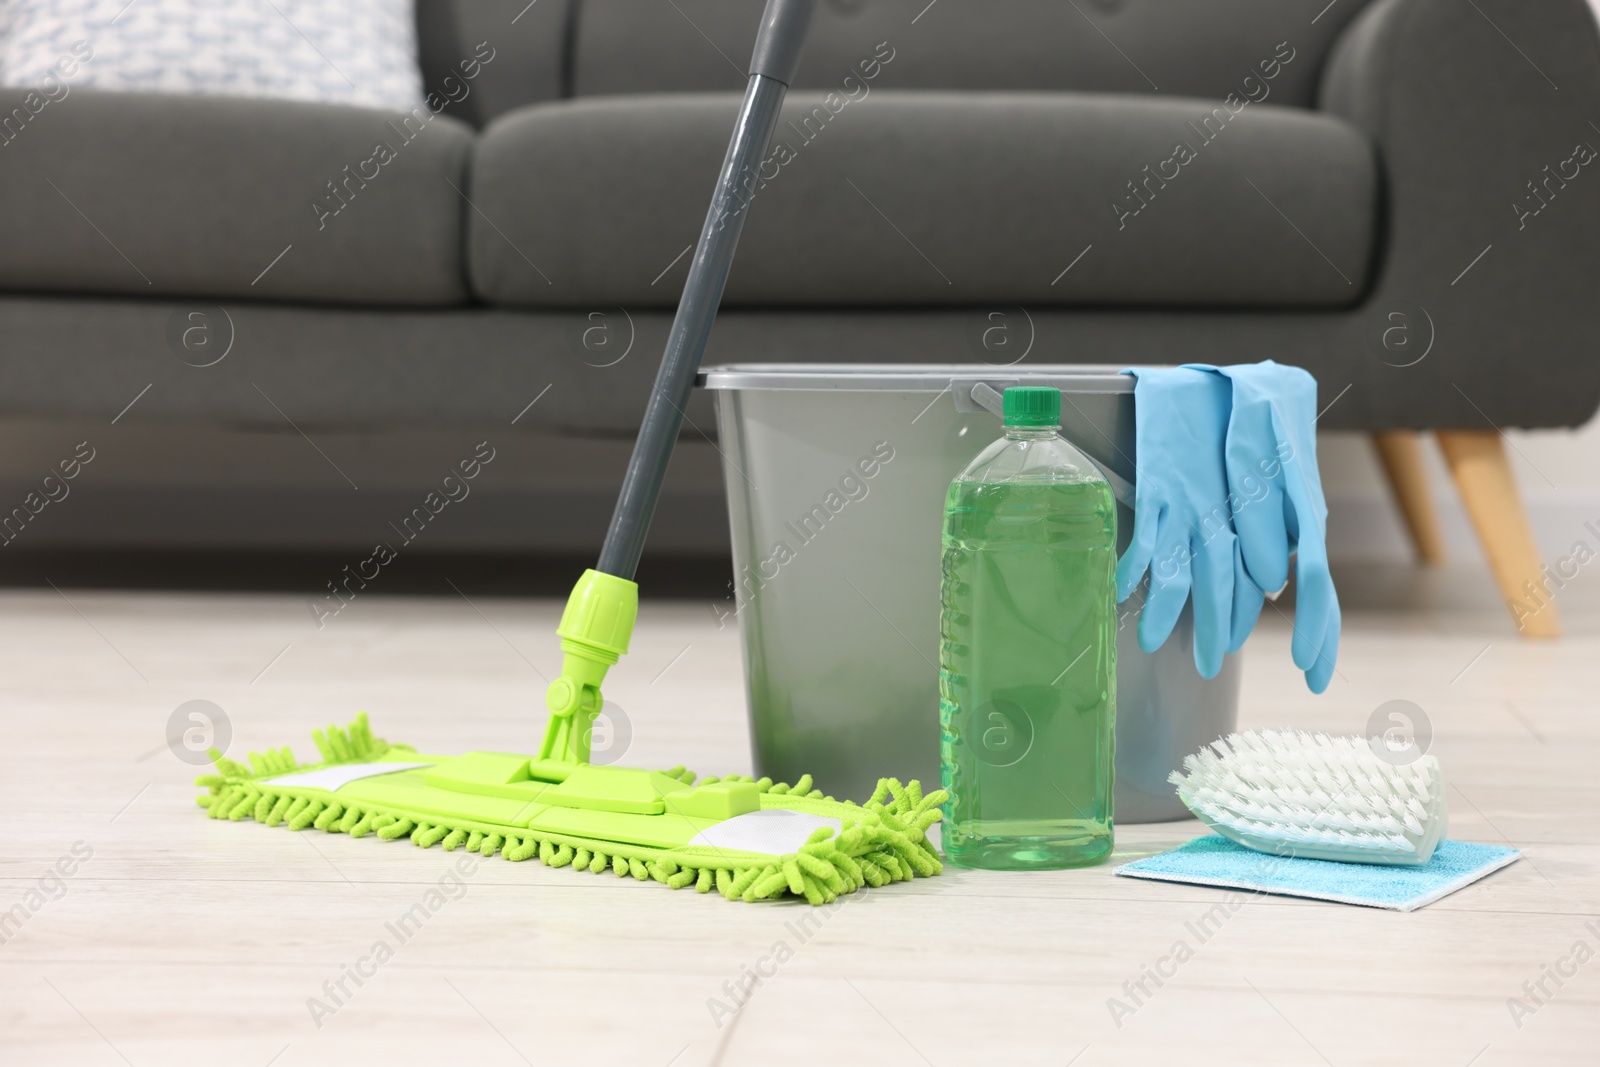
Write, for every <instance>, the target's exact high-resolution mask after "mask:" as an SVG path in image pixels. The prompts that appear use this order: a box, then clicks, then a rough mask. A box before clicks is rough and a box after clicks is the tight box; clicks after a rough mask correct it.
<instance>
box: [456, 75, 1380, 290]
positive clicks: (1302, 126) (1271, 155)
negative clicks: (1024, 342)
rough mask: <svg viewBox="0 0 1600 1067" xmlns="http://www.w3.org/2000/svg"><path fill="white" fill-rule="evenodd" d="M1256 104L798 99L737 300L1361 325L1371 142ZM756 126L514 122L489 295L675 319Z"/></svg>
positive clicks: (665, 113) (709, 117)
mask: <svg viewBox="0 0 1600 1067" xmlns="http://www.w3.org/2000/svg"><path fill="white" fill-rule="evenodd" d="M1234 105H1237V106H1234ZM1234 105H1230V104H1224V103H1216V104H1213V103H1211V102H1209V101H1201V100H1196V99H1189V98H1178V97H1153V96H1148V95H1146V96H1134V95H1119V94H1084V93H944V92H916V91H910V92H907V91H901V92H891V91H889V90H877V91H868V92H866V93H864V94H861V95H860V96H859V97H858V98H857V99H855V100H850V99H847V98H846V97H844V96H843V95H842V94H832V95H824V94H820V93H815V92H799V93H795V94H792V95H791V98H790V100H789V102H788V103H787V104H786V105H785V108H784V114H783V117H782V119H781V120H780V122H779V126H778V132H777V134H776V137H775V139H774V143H773V147H772V149H771V153H770V155H769V156H768V159H767V162H766V163H765V164H764V165H763V167H762V168H761V171H760V173H759V174H758V175H756V176H755V179H754V181H753V185H754V188H755V196H754V198H753V200H752V201H751V203H752V204H753V207H752V209H751V211H750V212H749V222H748V225H747V227H746V230H745V233H744V237H743V242H742V244H741V247H740V250H739V257H738V260H737V261H736V262H735V264H734V268H733V274H732V277H731V278H730V280H729V284H728V289H727V295H726V300H727V302H728V303H730V304H734V305H740V304H742V305H835V306H839V305H857V306H861V305H879V306H895V305H908V306H929V305H958V304H972V303H984V302H996V301H998V302H1004V303H1007V304H1018V303H1021V304H1030V305H1031V304H1039V305H1132V306H1152V307H1156V306H1184V307H1220V306H1235V307H1286V306H1301V307H1306V306H1320V307H1335V306H1343V305H1348V304H1351V303H1354V302H1355V301H1356V300H1357V299H1358V298H1359V297H1360V296H1361V294H1362V291H1363V289H1364V287H1365V284H1366V281H1367V277H1368V272H1369V270H1370V262H1371V259H1372V250H1373V243H1374V241H1375V239H1376V232H1377V196H1378V193H1377V190H1378V171H1377V166H1378V165H1377V162H1376V159H1375V156H1374V153H1373V150H1372V147H1371V145H1370V143H1369V142H1368V141H1367V140H1366V138H1365V137H1364V135H1362V134H1360V133H1358V132H1357V131H1356V130H1355V129H1354V128H1353V127H1351V126H1349V125H1348V124H1346V123H1344V122H1343V121H1341V120H1339V119H1335V118H1330V117H1327V116H1323V115H1318V114H1315V113H1312V112H1307V111H1302V110H1298V109H1288V108H1278V107H1273V106H1269V105H1257V104H1249V103H1248V102H1240V101H1238V100H1236V101H1235V102H1234ZM737 108H738V97H737V96H732V95H722V94H703V95H702V94H682V95H663V96H648V97H645V96H618V97H607V98H602V99H595V100H577V101H569V102H564V103H559V104H546V105H539V106H534V107H529V108H524V109H520V110H518V111H515V112H512V113H510V114H508V115H506V116H504V117H503V118H501V119H499V120H497V121H496V122H494V123H492V124H491V125H490V126H489V127H488V128H487V129H486V130H485V131H484V133H483V135H482V136H481V137H480V139H479V142H478V144H477V146H476V148H475V157H474V162H473V178H472V188H473V191H472V200H473V205H474V207H475V209H476V210H474V212H473V213H472V215H471V217H470V218H469V220H468V265H469V272H470V276H471V280H472V285H473V288H474V290H475V292H476V293H477V294H478V296H479V297H480V298H482V299H483V300H486V301H488V302H490V303H494V304H500V305H517V306H581V305H590V304H605V305H624V306H652V305H654V306H665V305H671V304H673V303H675V302H676V300H677V297H678V294H679V292H680V291H681V289H682V285H683V280H684V277H685V275H686V273H687V263H688V259H689V257H688V255H686V254H685V252H686V249H687V248H689V246H691V245H692V243H693V242H694V240H695V238H696V236H697V235H698V233H699V230H700V227H701V225H702V223H703V221H704V219H705V216H706V205H707V203H708V202H709V199H710V193H711V188H712V184H713V181H714V179H715V177H716V173H717V170H718V167H719V165H720V163H721V160H722V157H723V154H724V151H725V150H726V147H727V142H728V135H729V131H730V130H731V129H732V126H733V119H734V114H735V112H736V110H737Z"/></svg>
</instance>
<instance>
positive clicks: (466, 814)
mask: <svg viewBox="0 0 1600 1067" xmlns="http://www.w3.org/2000/svg"><path fill="white" fill-rule="evenodd" d="M815 3H816V0H768V3H767V6H766V10H765V12H764V13H763V15H762V18H761V26H760V30H759V33H758V36H757V40H756V47H755V54H754V57H753V58H752V60H751V65H750V82H749V87H748V89H747V91H746V93H745V98H744V103H743V105H742V106H741V108H740V110H739V116H738V120H737V123H736V125H735V127H734V133H733V139H732V141H731V142H730V144H729V146H728V153H727V157H726V158H725V159H724V161H723V164H722V169H721V171H720V172H719V174H718V178H717V185H716V191H715V194H714V196H713V197H712V201H711V209H710V211H709V212H707V215H706V221H705V226H704V227H703V228H702V230H701V232H700V241H699V244H698V246H697V247H696V249H695V254H694V260H693V262H692V264H691V266H690V270H689V279H688V281H687V282H686V283H685V286H684V291H683V297H682V299H681V301H680V302H679V304H678V311H677V316H676V318H675V319H674V321H673V324H672V331H671V333H670V334H669V336H668V339H667V347H666V352H665V354H664V355H663V357H662V362H661V369H660V371H659V373H658V374H657V377H656V382H655V387H654V389H653V391H652V392H651V395H650V401H649V404H648V407H647V408H646V411H645V416H644V422H643V424H642V425H641V427H640V430H639V438H638V441H637V443H636V444H635V446H634V450H633V457H632V459H631V460H630V461H629V464H628V471H627V474H626V476H625V478H624V480H623V483H622V490H621V494H620V496H619V498H618V501H617V507H616V511H615V512H614V513H613V515H612V518H611V525H610V528H609V530H608V531H607V533H606V540H605V545H604V548H603V549H602V551H601V553H600V560H599V562H598V564H597V565H596V566H595V567H594V569H592V570H589V571H586V572H584V574H583V577H582V578H581V579H579V581H578V584H577V587H576V588H575V589H573V591H572V595H571V597H570V598H569V599H568V601H567V605H566V609H565V610H564V611H563V613H562V616H561V622H560V625H559V626H558V627H557V629H556V633H557V635H558V636H559V637H560V638H561V651H562V667H561V676H560V677H559V678H557V679H556V680H555V681H554V682H552V683H551V684H550V687H549V690H548V692H547V693H546V696H545V703H546V705H547V706H548V708H549V713H550V715H549V719H548V721H547V724H546V729H545V735H544V740H543V743H542V744H541V745H540V747H539V752H538V754H537V755H535V756H532V757H529V756H525V755H517V754H512V753H503V752H469V753H466V754H464V755H459V756H428V755H420V754H418V753H417V752H416V751H415V750H414V749H412V748H410V747H409V746H405V745H399V744H390V743H388V742H386V741H384V740H382V739H381V738H378V737H376V736H374V735H373V733H372V729H371V727H370V725H369V724H368V722H367V718H366V715H365V713H363V714H362V715H360V716H358V717H357V718H356V720H355V721H354V722H353V723H351V724H350V725H349V727H347V728H343V729H341V728H339V727H336V726H330V727H329V728H328V729H327V730H325V731H324V730H317V731H314V732H313V735H312V736H313V739H314V740H315V742H316V744H317V748H318V750H319V751H320V754H321V757H322V759H321V762H318V763H309V764H301V763H298V762H297V761H296V759H295V757H294V755H293V753H292V752H290V750H289V749H288V748H282V749H276V750H269V751H267V752H265V753H255V752H252V753H251V754H250V757H249V762H248V764H243V763H239V762H237V761H234V760H231V759H228V758H226V757H224V756H223V754H222V753H221V752H218V751H216V750H215V749H213V750H212V753H211V755H212V759H213V760H214V761H215V763H216V773H215V774H208V775H203V776H201V777H200V778H198V779H197V780H196V784H197V785H200V786H203V787H204V788H205V790H206V792H205V793H204V794H202V795H201V796H200V797H199V801H200V805H201V806H202V807H204V808H205V809H206V811H207V813H208V814H209V815H210V816H211V817H212V818H214V819H229V820H233V821H239V820H242V819H255V820H256V821H258V822H261V823H265V824H266V825H268V826H280V825H281V826H287V827H288V828H289V829H291V830H304V829H307V828H315V829H318V830H324V831H327V832H329V833H347V834H349V835H350V836H352V837H362V836H366V835H368V834H371V835H374V836H376V837H378V838H380V839H383V840H390V841H392V840H397V839H399V838H402V837H405V838H409V839H410V840H411V841H412V842H413V843H415V844H417V845H420V846H422V847H423V848H430V847H432V846H433V845H442V846H443V847H444V848H445V849H447V850H453V849H457V848H468V849H473V850H476V851H478V852H480V853H482V854H483V855H485V856H492V855H494V854H495V853H496V852H498V853H499V854H500V855H502V856H504V857H505V858H506V859H509V860H513V861H518V860H526V859H531V858H533V857H535V856H537V857H538V858H539V859H540V860H541V861H542V862H544V863H546V864H548V865H550V866H552V867H572V868H574V869H581V870H587V871H590V872H592V873H594V874H599V873H601V872H603V871H606V870H608V869H609V870H611V871H614V872H615V873H616V874H618V875H620V876H623V877H632V878H636V879H638V880H640V881H657V882H662V883H664V884H666V885H668V886H670V887H672V888H674V889H680V888H683V887H685V886H689V885H693V886H694V887H695V888H696V889H698V890H699V891H700V892H702V893H706V892H709V891H710V890H712V889H716V890H718V891H719V892H721V893H722V895H723V896H725V897H727V898H729V899H730V900H744V901H758V900H774V899H779V898H784V897H792V898H797V899H803V900H805V901H807V902H809V903H811V904H813V905H819V904H826V903H829V902H831V901H833V900H835V899H837V898H838V897H839V896H840V895H842V894H845V893H850V892H854V891H855V890H857V889H861V888H863V887H866V886H870V887H873V888H877V887H880V886H885V885H889V884H890V883H893V882H901V881H908V880H910V879H912V878H915V877H918V876H921V877H929V876H931V875H935V874H937V873H939V870H940V861H939V856H938V853H937V852H936V851H935V850H934V848H933V846H932V845H931V844H930V843H929V841H928V839H927V830H928V828H929V827H930V826H932V825H933V824H934V823H935V822H937V821H938V820H939V805H940V804H941V803H942V802H943V801H944V799H945V794H944V792H943V791H935V792H932V793H929V794H927V795H924V794H923V793H922V790H921V787H920V786H919V785H918V783H917V782H915V781H912V782H907V783H904V784H902V783H900V782H899V781H897V780H895V779H892V778H890V779H885V780H883V781H881V782H880V783H879V785H878V788H877V790H876V791H875V792H874V793H873V795H872V797H871V798H870V799H868V800H867V802H866V803H865V804H859V805H858V804H854V803H850V802H848V801H840V800H835V799H834V798H832V797H829V796H826V795H824V794H823V792H822V791H821V790H820V789H816V788H813V782H812V780H811V777H810V776H809V775H807V776H804V777H802V778H801V779H800V780H799V781H797V782H794V783H793V784H783V783H774V782H773V781H772V780H771V779H768V778H762V779H760V780H755V779H752V778H749V777H744V776H739V775H732V776H728V777H724V778H706V779H703V780H701V781H700V782H699V783H698V784H696V782H695V775H694V774H692V773H690V772H688V771H685V770H684V769H683V768H682V767H674V768H672V769H671V770H667V771H649V770H642V769H637V768H628V767H612V766H601V765H597V764H593V763H591V762H590V760H589V756H590V739H591V736H592V734H593V730H594V720H595V718H596V716H597V715H598V714H599V713H600V711H601V709H602V707H603V704H604V700H603V698H602V697H601V694H600V687H601V684H602V682H603V681H604V680H605V675H606V672H607V670H608V669H609V668H610V667H611V665H613V664H615V663H616V662H617V661H618V659H619V658H620V657H621V656H622V655H623V654H624V653H626V652H627V650H628V642H629V639H630V637H631V636H632V633H633V626H634V621H635V618H636V617H637V615H638V609H639V588H638V586H637V585H636V584H635V583H634V582H633V575H634V574H635V572H636V570H637V568H638V564H639V557H640V555H641V554H642V553H643V550H644V541H645V536H646V533H647V532H648V530H649V526H650V520H651V517H652V515H653V514H654V511H655V506H656V501H657V499H658V498H659V496H660V494H661V484H662V480H663V478H664V477H665V475H666V470H667V463H668V460H669V459H670V458H671V455H672V447H673V444H674V442H675V441H676V440H677V436H678V431H679V429H680V428H681V425H682V421H683V408H684V405H685V404H687V403H688V401H689V393H690V391H691V389H693V387H694V380H695V376H696V374H697V373H698V371H699V367H700V359H701V356H702V355H703V354H704V352H705V347H706V342H707V340H708V339H709V337H710V334H711V326H712V322H713V321H714V320H715V318H716V313H717V307H718V305H719V304H720V303H721V300H722V292H723V289H724V287H725V285H726V283H727V279H728V272H729V269H730V268H731V266H732V263H733V256H734V251H735V248H736V247H737V245H738V242H739V235H740V232H741V231H742V229H743V226H744V219H745V215H746V213H747V210H748V208H749V206H750V201H751V197H752V195H753V193H754V190H755V188H756V175H757V173H758V171H759V168H760V165H761V162H762V156H763V154H764V153H765V152H766V149H767V146H768V144H769V143H770V141H771V139H772V132H773V129H774V127H775V126H776V124H777V120H778V112H779V108H780V106H781V105H782V103H783V98H784V94H785V92H786V91H787V88H788V84H789V82H790V81H791V80H792V79H793V75H794V71H795V68H796V66H797V65H798V62H799V56H800V48H801V44H802V42H803V40H804V38H805V32H806V28H807V26H808V25H809V23H810V19H811V13H812V10H813V8H814V7H815Z"/></svg>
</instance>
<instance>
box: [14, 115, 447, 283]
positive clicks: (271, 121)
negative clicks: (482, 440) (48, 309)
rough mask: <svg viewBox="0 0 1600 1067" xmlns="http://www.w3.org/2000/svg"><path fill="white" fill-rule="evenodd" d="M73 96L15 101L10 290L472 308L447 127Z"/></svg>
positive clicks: (398, 118) (399, 118) (430, 118)
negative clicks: (463, 305) (466, 305)
mask: <svg viewBox="0 0 1600 1067" xmlns="http://www.w3.org/2000/svg"><path fill="white" fill-rule="evenodd" d="M69 91H70V95H68V96H61V97H58V98H57V99H54V100H50V99H47V98H46V97H44V96H42V95H41V94H40V93H39V91H37V90H32V89H0V288H4V289H8V290H13V291H15V290H22V291H29V292H98V293H120V294H139V295H142V296H156V295H181V296H216V297H243V298H252V299H262V300H294V301H303V302H310V303H319V304H429V305H448V304H459V303H462V302H463V301H465V300H466V299H467V287H466V279H465V271H464V269H463V262H462V253H461V248H462V239H463V235H462V221H461V220H462V217H463V213H464V211H465V210H467V209H466V205H465V202H464V201H463V199H462V195H463V193H464V192H465V190H466V176H465V172H466V166H467V163H468V160H469V156H470V150H471V143H472V136H473V134H472V131H471V128H470V127H468V126H466V125H465V124H463V123H461V122H458V121H456V120H455V119H452V118H450V117H449V116H448V115H447V114H438V115H435V114H432V113H430V112H429V111H428V109H427V108H426V107H419V108H418V109H417V111H415V112H412V113H409V114H408V113H402V112H386V111H375V110H368V109H365V108H354V107H338V106H330V105H324V104H307V103H299V102H292V101H282V100H246V99H228V98H222V97H199V96H168V95H157V94H143V93H138V94H130V93H110V92H95V91H93V90H88V89H73V90H69ZM452 183H454V186H455V188H452Z"/></svg>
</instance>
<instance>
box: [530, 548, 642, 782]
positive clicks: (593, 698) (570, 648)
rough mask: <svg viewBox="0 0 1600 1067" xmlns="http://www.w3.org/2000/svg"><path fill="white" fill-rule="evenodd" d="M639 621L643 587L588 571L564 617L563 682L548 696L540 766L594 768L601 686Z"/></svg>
mask: <svg viewBox="0 0 1600 1067" xmlns="http://www.w3.org/2000/svg"><path fill="white" fill-rule="evenodd" d="M638 617H639V587H638V585H636V584H634V583H633V582H630V581H629V580H628V579H626V578H618V577H617V576H616V575H614V574H606V573H604V572H602V571H596V570H587V571H584V572H583V577H582V578H579V579H578V584H577V585H576V586H574V587H573V590H572V595H571V596H570V597H568V598H567V607H566V610H565V611H563V612H562V613H561V625H560V626H558V627H556V635H557V636H558V637H560V638H561V653H562V655H561V677H559V678H557V679H556V680H555V681H553V682H551V683H550V688H549V689H548V690H547V691H546V692H545V697H544V702H545V706H546V707H548V708H549V709H550V721H549V722H548V723H546V724H545V730H544V743H543V744H542V745H541V746H540V747H539V760H540V761H541V762H542V761H545V760H551V761H554V762H556V763H559V764H565V765H568V766H572V765H576V764H580V763H588V762H589V741H590V737H591V736H592V734H593V732H594V720H595V716H596V715H599V714H600V709H601V707H602V706H603V705H604V700H603V699H602V697H601V696H600V683H601V682H603V681H605V677H606V671H607V670H609V669H610V668H611V665H612V664H613V663H616V662H617V660H618V659H620V658H621V657H622V654H623V653H625V652H627V651H628V641H629V640H630V639H631V638H632V637H633V624H634V621H635V620H636V619H637V618H638Z"/></svg>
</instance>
